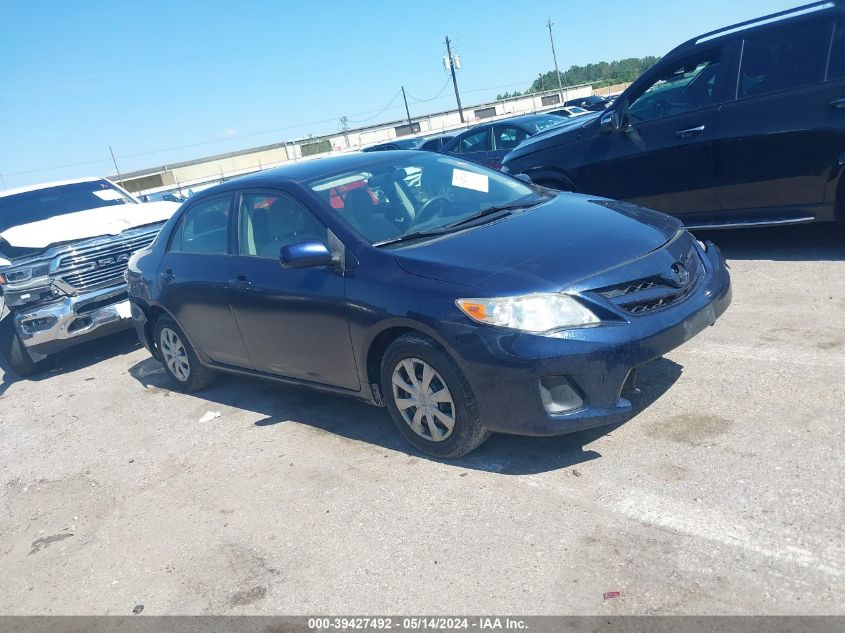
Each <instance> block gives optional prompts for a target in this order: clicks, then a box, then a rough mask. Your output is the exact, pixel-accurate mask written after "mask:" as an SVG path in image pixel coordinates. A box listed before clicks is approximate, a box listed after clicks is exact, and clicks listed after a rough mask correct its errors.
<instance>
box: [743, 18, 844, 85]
mask: <svg viewBox="0 0 845 633" xmlns="http://www.w3.org/2000/svg"><path fill="white" fill-rule="evenodd" d="M830 34H831V25H830V23H824V22H817V23H814V24H805V25H803V26H796V27H793V28H789V29H783V30H780V31H774V32H772V33H764V34H763V35H758V36H756V37H750V38H748V39H747V40H745V47H744V49H743V52H742V69H741V70H740V75H739V89H738V94H737V97H738V98H742V97H754V96H756V95H761V94H768V93H770V92H778V91H780V90H789V89H791V88H799V87H801V86H807V85H810V84H815V83H821V82H822V81H823V80H824V70H825V65H826V63H827V52H828V48H829V46H830Z"/></svg>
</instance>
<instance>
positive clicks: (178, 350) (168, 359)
mask: <svg viewBox="0 0 845 633" xmlns="http://www.w3.org/2000/svg"><path fill="white" fill-rule="evenodd" d="M156 345H157V346H158V349H159V352H161V358H162V360H163V361H164V369H165V370H166V371H167V374H168V375H169V376H170V378H171V380H172V381H173V382H174V383H175V385H176V388H177V389H178V390H179V391H199V390H200V389H203V388H204V387H207V386H208V385H210V384H211V383H213V382H214V381H215V379H216V378H217V374H216V373H215V372H214V371H212V370H210V369H208V368H207V367H205V366H204V365H202V364H201V363H200V362H199V359H198V358H197V354H196V352H195V351H194V348H193V347H191V344H190V343H189V342H188V339H187V337H186V336H185V334H184V333H183V332H182V330H181V329H180V328H179V326H178V325H176V322H175V321H174V320H173V319H171V318H170V317H160V318H159V320H158V321H157V322H156Z"/></svg>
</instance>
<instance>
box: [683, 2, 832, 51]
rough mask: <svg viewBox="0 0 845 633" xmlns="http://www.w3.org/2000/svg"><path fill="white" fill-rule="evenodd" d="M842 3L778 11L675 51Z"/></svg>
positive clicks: (814, 3) (691, 41) (821, 3)
mask: <svg viewBox="0 0 845 633" xmlns="http://www.w3.org/2000/svg"><path fill="white" fill-rule="evenodd" d="M842 3H843V0H819V1H818V2H813V3H811V4H805V5H802V6H800V7H795V8H794V9H786V10H784V11H778V12H777V13H772V14H770V15H764V16H763V17H760V18H754V19H752V20H746V21H745V22H740V23H739V24H733V25H731V26H726V27H723V28H721V29H716V30H715V31H710V32H709V33H705V34H704V35H698V36H696V37H694V38H692V39H690V40H687V41H686V42H684V43H683V44H681V45H680V46H678V47H676V49H675V50H679V49H683V48H688V47H690V46H696V45H698V44H702V43H704V42H708V41H710V40H714V39H716V38H717V37H722V36H724V35H730V34H731V33H736V32H738V31H744V30H746V29H750V28H754V27H755V26H763V25H765V24H770V23H772V22H779V21H781V20H788V19H790V18H797V17H799V16H802V15H806V14H808V13H815V12H816V11H824V10H825V9H833V8H835V7H837V6H841V5H842Z"/></svg>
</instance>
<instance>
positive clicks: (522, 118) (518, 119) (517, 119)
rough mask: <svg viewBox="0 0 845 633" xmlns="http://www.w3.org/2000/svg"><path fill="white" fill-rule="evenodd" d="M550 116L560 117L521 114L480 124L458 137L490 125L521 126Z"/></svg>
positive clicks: (540, 113) (545, 113)
mask: <svg viewBox="0 0 845 633" xmlns="http://www.w3.org/2000/svg"><path fill="white" fill-rule="evenodd" d="M550 116H558V115H557V114H552V113H551V112H538V113H537V114H520V115H519V116H512V117H508V118H507V119H497V120H495V121H490V122H488V123H480V124H479V125H474V126H472V127H471V128H469V129H468V130H464V131H463V132H461V133H460V134H458V135H456V136H461V135H463V134H466V133H467V132H473V131H477V130H480V129H481V128H483V127H487V126H489V125H501V124H502V123H514V124H517V125H519V124H520V123H531V122H532V121H536V120H537V119H547V118H549V117H550ZM558 118H560V119H561V120H563V119H564V117H558Z"/></svg>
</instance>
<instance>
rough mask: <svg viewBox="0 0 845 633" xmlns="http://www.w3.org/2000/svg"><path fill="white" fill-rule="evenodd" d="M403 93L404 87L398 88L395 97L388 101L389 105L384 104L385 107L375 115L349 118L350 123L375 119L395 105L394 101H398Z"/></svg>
mask: <svg viewBox="0 0 845 633" xmlns="http://www.w3.org/2000/svg"><path fill="white" fill-rule="evenodd" d="M401 93H402V89H401V88H400V89H399V90H397V91H396V94H395V95H393V98H392V99H391V100H390V101H388V102H387V105H386V106H384V107H383V108H382V109H381V110H379V111H378V112H376V113H375V114H374V115H373V116H370V117H367V118H366V119H357V120H353V119H349V122H350V123H366V122H367V121H372V120H373V119H375V118H376V117H377V116H379V115H380V114H381V113H383V112H385V111H386V110H387V109H388V108H389V107H390V106H392V105H393V102H394V101H396V98H397V97H398V96H399V95H400V94H401Z"/></svg>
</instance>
